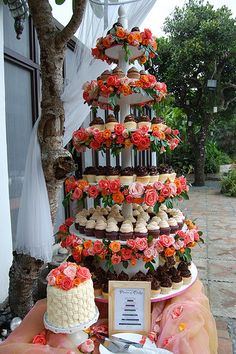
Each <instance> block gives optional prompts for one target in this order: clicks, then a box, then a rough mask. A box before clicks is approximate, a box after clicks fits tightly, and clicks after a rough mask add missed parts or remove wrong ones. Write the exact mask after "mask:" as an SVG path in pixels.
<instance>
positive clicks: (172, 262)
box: [165, 256, 176, 269]
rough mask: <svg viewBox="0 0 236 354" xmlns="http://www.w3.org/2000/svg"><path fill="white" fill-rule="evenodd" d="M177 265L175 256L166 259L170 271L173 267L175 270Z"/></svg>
mask: <svg viewBox="0 0 236 354" xmlns="http://www.w3.org/2000/svg"><path fill="white" fill-rule="evenodd" d="M175 263H176V262H175V257H174V256H170V257H167V258H166V262H165V266H166V267H167V269H170V268H172V267H173V268H174V265H175ZM174 269H175V268H174Z"/></svg>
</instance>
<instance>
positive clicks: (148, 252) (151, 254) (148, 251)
mask: <svg viewBox="0 0 236 354" xmlns="http://www.w3.org/2000/svg"><path fill="white" fill-rule="evenodd" d="M143 254H144V256H145V257H147V258H151V257H154V248H153V247H148V248H146V249H145V250H144V252H143Z"/></svg>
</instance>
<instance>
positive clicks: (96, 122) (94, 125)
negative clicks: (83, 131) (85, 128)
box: [89, 117, 105, 130]
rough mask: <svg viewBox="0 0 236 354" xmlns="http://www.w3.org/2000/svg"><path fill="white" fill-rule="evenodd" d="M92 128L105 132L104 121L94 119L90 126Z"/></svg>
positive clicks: (99, 118)
mask: <svg viewBox="0 0 236 354" xmlns="http://www.w3.org/2000/svg"><path fill="white" fill-rule="evenodd" d="M89 126H90V127H91V128H94V129H98V130H104V127H105V125H104V121H103V119H102V118H101V117H95V118H93V120H92V122H91V123H90V124H89Z"/></svg>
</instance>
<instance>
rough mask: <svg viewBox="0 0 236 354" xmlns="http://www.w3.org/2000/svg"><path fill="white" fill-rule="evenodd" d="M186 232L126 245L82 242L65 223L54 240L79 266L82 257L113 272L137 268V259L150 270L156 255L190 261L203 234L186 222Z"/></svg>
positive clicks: (105, 242)
mask: <svg viewBox="0 0 236 354" xmlns="http://www.w3.org/2000/svg"><path fill="white" fill-rule="evenodd" d="M185 224H186V225H187V228H188V229H187V231H177V232H176V233H175V234H174V235H161V236H159V238H157V239H154V238H153V237H151V236H148V237H144V238H140V237H136V238H135V239H130V240H127V241H126V242H125V244H123V243H121V242H119V241H111V240H105V239H103V240H96V241H92V240H83V239H81V238H79V237H78V236H76V235H74V234H71V233H70V231H69V226H67V225H66V223H64V224H62V225H61V226H60V227H59V231H58V232H57V238H58V240H59V241H61V246H62V247H64V248H67V249H69V250H70V252H71V254H72V257H73V258H74V260H75V261H76V262H78V263H80V262H81V261H82V260H83V259H84V258H85V257H88V256H94V257H95V260H96V261H98V262H100V261H105V262H106V266H107V267H108V268H109V269H112V268H113V266H114V265H115V264H119V263H122V264H123V266H124V267H125V268H127V267H128V265H129V264H131V265H133V266H134V265H136V263H137V261H138V260H139V259H142V261H143V262H144V263H146V267H147V268H151V269H153V264H155V258H156V257H157V256H158V254H160V255H162V256H163V257H165V258H166V257H172V256H177V257H179V258H180V259H182V260H185V261H188V262H190V261H191V248H192V247H194V246H196V244H197V243H199V242H203V239H202V238H201V235H202V232H201V231H199V230H198V229H197V227H196V225H195V224H194V223H193V222H192V221H191V220H186V221H185Z"/></svg>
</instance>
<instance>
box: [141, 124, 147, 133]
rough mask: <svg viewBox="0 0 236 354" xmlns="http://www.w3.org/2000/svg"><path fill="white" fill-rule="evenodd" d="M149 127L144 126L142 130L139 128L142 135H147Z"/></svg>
mask: <svg viewBox="0 0 236 354" xmlns="http://www.w3.org/2000/svg"><path fill="white" fill-rule="evenodd" d="M148 129H149V128H148V126H147V125H142V126H141V128H139V131H140V132H141V133H142V134H146V133H147V132H148Z"/></svg>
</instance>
